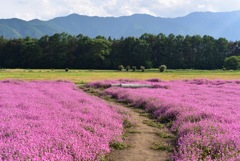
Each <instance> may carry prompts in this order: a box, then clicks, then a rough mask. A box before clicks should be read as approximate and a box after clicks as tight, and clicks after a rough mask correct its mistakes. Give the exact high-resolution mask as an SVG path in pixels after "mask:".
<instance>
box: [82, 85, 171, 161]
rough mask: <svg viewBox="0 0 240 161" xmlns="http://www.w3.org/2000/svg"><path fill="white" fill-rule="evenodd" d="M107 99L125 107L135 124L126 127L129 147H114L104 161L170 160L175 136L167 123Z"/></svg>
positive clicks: (126, 141) (113, 101)
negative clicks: (117, 148)
mask: <svg viewBox="0 0 240 161" xmlns="http://www.w3.org/2000/svg"><path fill="white" fill-rule="evenodd" d="M84 90H85V91H87V90H86V89H84ZM87 92H89V91H87ZM95 94H96V93H95ZM107 101H108V102H109V103H110V104H115V105H116V104H117V105H118V106H120V108H123V109H125V110H126V111H127V112H128V114H129V115H130V116H131V119H132V120H131V121H132V122H133V123H134V125H133V126H131V127H130V128H126V129H125V134H124V135H126V140H125V143H126V144H127V145H128V147H127V148H124V149H122V150H115V149H112V151H111V153H110V154H108V155H107V156H106V157H105V159H104V161H167V160H170V158H171V155H172V154H173V152H172V150H173V147H174V146H173V142H174V136H173V135H172V134H171V133H170V132H169V130H168V129H167V128H166V126H165V125H163V124H160V123H157V122H155V121H154V120H153V119H150V117H149V114H148V113H146V112H145V111H144V110H141V109H137V108H134V107H131V106H128V105H126V104H125V103H119V102H117V101H116V100H113V99H107Z"/></svg>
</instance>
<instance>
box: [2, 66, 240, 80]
mask: <svg viewBox="0 0 240 161" xmlns="http://www.w3.org/2000/svg"><path fill="white" fill-rule="evenodd" d="M124 78H126V79H140V80H145V79H150V78H159V79H161V80H179V79H196V78H206V79H224V80H236V79H240V71H222V70H167V71H166V72H164V73H160V72H159V71H158V70H146V71H145V72H140V71H136V72H131V71H129V72H126V71H122V72H120V71H114V70H69V71H68V72H65V71H64V70H63V69H62V70H60V69H59V70H39V69H34V70H31V69H1V70H0V80H5V79H20V80H70V81H73V82H75V83H87V82H91V81H96V80H108V79H111V80H112V79H124Z"/></svg>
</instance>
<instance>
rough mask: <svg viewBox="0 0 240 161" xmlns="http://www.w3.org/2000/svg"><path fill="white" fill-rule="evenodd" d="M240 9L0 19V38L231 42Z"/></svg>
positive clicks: (236, 32) (239, 21) (239, 37)
mask: <svg viewBox="0 0 240 161" xmlns="http://www.w3.org/2000/svg"><path fill="white" fill-rule="evenodd" d="M239 28H240V10H239V11H232V12H193V13H190V14H188V15H186V16H183V17H176V18H162V17H154V16H151V15H147V14H134V15H131V16H122V17H97V16H93V17H90V16H83V15H78V14H71V15H68V16H66V17H56V18H54V19H51V20H48V21H42V20H38V19H34V20H31V21H25V20H21V19H17V18H13V19H0V36H1V35H2V36H3V37H5V38H24V37H26V36H29V37H32V38H40V37H41V36H44V35H53V34H55V33H62V32H66V33H68V34H71V35H78V34H83V35H85V36H89V37H96V36H98V35H101V36H105V37H109V36H111V37H112V38H120V37H128V36H136V37H139V36H141V35H142V34H144V33H150V34H159V33H163V34H166V35H168V34H171V33H173V34H174V35H201V36H203V35H210V36H213V37H214V38H220V37H224V38H226V39H228V40H232V41H236V40H240V32H239Z"/></svg>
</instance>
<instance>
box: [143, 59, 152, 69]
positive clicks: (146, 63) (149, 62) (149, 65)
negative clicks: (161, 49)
mask: <svg viewBox="0 0 240 161" xmlns="http://www.w3.org/2000/svg"><path fill="white" fill-rule="evenodd" d="M152 66H153V65H152V62H151V61H146V62H145V67H146V69H151V68H152Z"/></svg>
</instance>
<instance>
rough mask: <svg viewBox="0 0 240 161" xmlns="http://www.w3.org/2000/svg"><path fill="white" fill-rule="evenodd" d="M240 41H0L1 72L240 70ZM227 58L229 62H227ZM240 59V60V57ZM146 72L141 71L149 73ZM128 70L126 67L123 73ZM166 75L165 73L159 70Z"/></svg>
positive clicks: (60, 36) (64, 37) (178, 38)
mask: <svg viewBox="0 0 240 161" xmlns="http://www.w3.org/2000/svg"><path fill="white" fill-rule="evenodd" d="M238 46H240V42H228V41H227V40H226V39H224V38H219V39H214V38H213V37H211V36H207V35H205V36H203V37H202V36H200V35H194V36H189V35H187V36H181V35H178V36H175V35H173V34H169V35H164V34H162V33H161V34H159V35H151V34H143V35H142V36H141V37H140V38H135V37H127V38H121V39H106V38H105V37H103V36H97V37H96V38H90V37H88V36H83V35H81V34H80V35H78V36H72V35H68V34H66V33H60V34H59V33H57V34H54V35H51V36H48V35H46V36H43V37H41V38H40V39H33V38H30V37H26V38H21V39H10V40H7V39H5V38H3V37H0V67H1V68H31V69H32V68H33V69H34V68H37V69H45V68H47V69H51V68H53V69H64V68H65V67H68V68H71V69H115V68H116V67H117V66H118V65H119V64H122V65H124V66H126V70H129V69H130V68H127V65H129V66H132V69H133V71H135V70H136V68H134V66H137V67H140V66H141V65H143V66H144V67H145V68H146V69H149V68H152V67H153V68H158V67H159V64H167V65H168V68H171V69H179V68H181V69H186V68H187V69H222V67H223V66H225V68H226V69H238V68H239V67H238V61H236V60H237V59H236V57H235V58H230V57H229V56H232V55H239V47H238ZM226 57H229V59H226V60H225V62H224V59H225V58H226ZM237 57H238V56H237ZM145 68H143V67H142V68H141V69H140V70H141V71H143V72H144V71H145ZM122 70H123V68H122ZM159 70H160V69H159Z"/></svg>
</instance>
